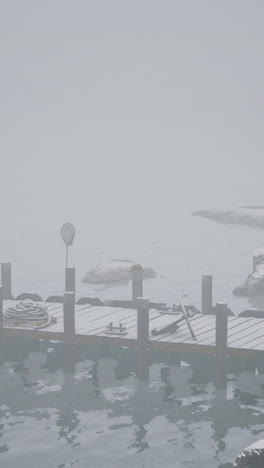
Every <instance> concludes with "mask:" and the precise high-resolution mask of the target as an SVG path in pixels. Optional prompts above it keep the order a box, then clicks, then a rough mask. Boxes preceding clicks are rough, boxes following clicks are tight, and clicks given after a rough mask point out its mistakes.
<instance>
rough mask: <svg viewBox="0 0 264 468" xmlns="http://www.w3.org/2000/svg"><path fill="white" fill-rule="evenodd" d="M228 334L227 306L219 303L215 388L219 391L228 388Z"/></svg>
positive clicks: (216, 322) (217, 310)
mask: <svg viewBox="0 0 264 468" xmlns="http://www.w3.org/2000/svg"><path fill="white" fill-rule="evenodd" d="M227 333H228V322H227V304H226V303H223V302H218V303H217V304H216V315H215V347H216V357H215V364H216V365H215V386H216V388H217V389H223V388H225V387H226V355H227Z"/></svg>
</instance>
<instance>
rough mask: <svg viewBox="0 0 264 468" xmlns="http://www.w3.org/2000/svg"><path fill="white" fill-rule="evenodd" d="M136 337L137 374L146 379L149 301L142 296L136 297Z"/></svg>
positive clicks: (147, 369)
mask: <svg viewBox="0 0 264 468" xmlns="http://www.w3.org/2000/svg"><path fill="white" fill-rule="evenodd" d="M137 339H138V376H139V378H141V379H144V380H148V378H149V362H148V343H149V301H148V299H144V298H143V297H139V298H138V299H137Z"/></svg>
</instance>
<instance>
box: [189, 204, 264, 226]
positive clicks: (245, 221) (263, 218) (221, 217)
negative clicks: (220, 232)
mask: <svg viewBox="0 0 264 468" xmlns="http://www.w3.org/2000/svg"><path fill="white" fill-rule="evenodd" d="M192 214H193V215H194V216H200V217H202V218H208V219H213V220H215V221H219V222H221V223H226V224H239V225H244V226H250V227H255V228H260V229H263V228H264V206H250V207H239V208H233V209H208V210H200V211H195V212H193V213H192Z"/></svg>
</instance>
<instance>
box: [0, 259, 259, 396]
mask: <svg viewBox="0 0 264 468" xmlns="http://www.w3.org/2000/svg"><path fill="white" fill-rule="evenodd" d="M1 273H2V286H0V342H1V341H3V339H5V338H7V337H18V338H30V339H32V338H33V339H36V340H38V341H40V342H41V341H51V340H53V341H61V342H63V343H64V360H65V370H67V371H69V372H74V368H75V345H76V344H88V345H89V344H98V345H115V346H118V347H120V348H134V349H136V351H137V355H138V358H137V364H138V371H139V375H142V376H143V378H145V377H146V376H147V375H148V370H149V353H150V352H151V351H152V350H153V351H159V350H160V351H169V352H171V351H172V352H173V351H176V352H191V353H205V354H207V355H213V356H215V378H216V386H217V387H219V388H221V387H223V386H225V384H226V358H227V357H238V358H252V359H253V360H254V359H255V358H259V357H260V359H261V360H262V356H264V317H263V318H255V317H253V316H249V317H245V316H244V317H235V316H228V313H229V311H228V307H227V304H225V303H217V304H216V306H215V307H213V300H212V277H211V276H203V278H202V301H201V304H202V310H201V313H195V314H194V315H192V314H188V313H186V310H185V306H184V305H183V304H182V302H181V297H179V302H180V304H181V308H180V312H179V309H178V310H177V307H176V306H175V305H173V307H167V306H166V304H165V305H164V304H162V307H161V308H160V307H157V305H161V304H156V305H155V304H154V305H155V307H150V304H149V301H148V299H145V298H143V297H141V296H142V293H143V269H142V267H141V266H140V265H136V266H135V268H133V269H132V301H128V302H129V304H131V305H129V307H130V308H125V307H116V306H115V307H109V306H107V305H100V306H99V305H98V306H95V305H81V304H78V303H76V297H75V269H74V268H66V270H65V293H64V295H63V296H61V297H59V302H50V301H51V298H47V300H46V301H43V302H41V301H40V300H39V299H41V298H40V297H39V296H38V299H33V300H35V301H37V302H38V304H39V305H40V307H41V308H42V309H43V308H45V310H46V312H47V313H48V316H49V318H50V320H49V321H48V323H47V324H46V326H45V327H44V328H37V329H36V328H33V326H32V325H31V327H30V326H29V322H28V324H27V325H26V321H24V322H23V320H21V321H20V322H18V320H16V319H15V320H13V321H12V320H11V321H9V322H8V321H7V320H6V319H5V317H6V313H5V311H6V309H7V308H10V307H11V306H15V305H16V304H17V301H15V300H13V299H12V293H11V291H12V288H11V265H10V264H2V267H1ZM22 296H23V298H24V299H25V296H26V297H28V296H30V294H23V295H22ZM31 296H32V295H31ZM33 296H34V295H33ZM35 296H36V295H35ZM31 298H32V297H31ZM18 299H20V300H21V297H17V300H18ZM87 299H89V298H82V300H81V301H80V302H84V303H86V302H87ZM88 302H89V301H88ZM90 302H91V301H90ZM23 305H24V303H23ZM115 305H116V304H115ZM163 306H164V307H163ZM126 307H127V304H126ZM33 308H34V307H33ZM181 312H182V313H181ZM179 318H182V320H181V321H180V323H178V326H177V327H175V326H174V327H173V326H172V324H173V322H175V321H176V320H177V319H179ZM18 323H19V326H17V324H18ZM31 323H32V322H31ZM153 330H155V334H153V333H152V331H153Z"/></svg>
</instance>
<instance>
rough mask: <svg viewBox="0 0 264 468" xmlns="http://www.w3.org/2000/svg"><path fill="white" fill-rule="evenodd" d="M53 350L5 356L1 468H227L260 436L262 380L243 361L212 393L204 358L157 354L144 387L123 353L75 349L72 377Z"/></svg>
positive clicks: (8, 351)
mask: <svg viewBox="0 0 264 468" xmlns="http://www.w3.org/2000/svg"><path fill="white" fill-rule="evenodd" d="M60 347H61V345H60V344H48V345H47V349H46V350H45V353H44V352H43V351H42V352H40V351H38V350H37V349H34V348H32V345H31V346H30V345H29V344H27V343H25V342H24V343H16V345H15V346H14V344H13V345H12V344H11V343H9V344H8V345H7V346H6V348H5V352H4V354H5V361H4V362H2V365H1V367H0V376H1V387H0V396H1V404H0V464H1V467H4V468H22V467H23V468H28V467H38V468H46V467H50V468H62V467H64V468H66V467H67V468H68V467H72V466H73V467H80V468H86V467H88V466H89V467H90V466H91V467H95V466H98V467H100V468H108V467H110V468H114V467H115V468H123V467H125V466H128V467H131V468H132V467H145V468H160V467H167V468H175V467H176V468H180V467H188V468H193V467H197V468H205V467H208V468H212V467H219V468H220V467H221V468H230V467H231V466H232V465H231V463H232V462H233V461H234V458H235V457H236V455H237V454H238V453H239V451H240V450H241V449H243V448H244V447H245V446H247V445H248V444H249V443H252V442H253V441H255V440H257V439H259V438H261V436H262V434H263V432H264V398H263V384H264V375H260V374H258V375H257V376H256V375H255V374H256V371H255V369H252V370H251V371H246V370H245V369H244V368H243V367H244V365H245V363H241V362H240V363H236V362H235V361H230V362H229V373H228V386H227V391H226V392H221V391H218V392H216V391H215V389H214V385H213V383H212V380H213V370H214V360H213V358H211V357H200V356H196V357H194V356H188V355H186V354H185V355H183V354H179V353H177V354H174V355H173V356H172V355H171V356H168V355H159V354H156V355H155V356H153V358H152V359H153V362H152V365H151V368H150V380H149V382H144V381H139V380H138V379H137V377H136V372H135V356H134V355H133V353H131V351H128V350H116V351H115V350H111V351H109V350H106V349H104V350H102V349H101V350H100V349H94V348H93V349H90V350H89V349H87V348H86V349H85V350H84V349H83V350H79V356H78V364H77V366H76V373H75V375H74V376H73V375H67V374H64V373H63V371H62V370H61V368H60V363H61V354H62V352H61V349H60ZM30 348H31V350H30V351H29V349H30Z"/></svg>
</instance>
